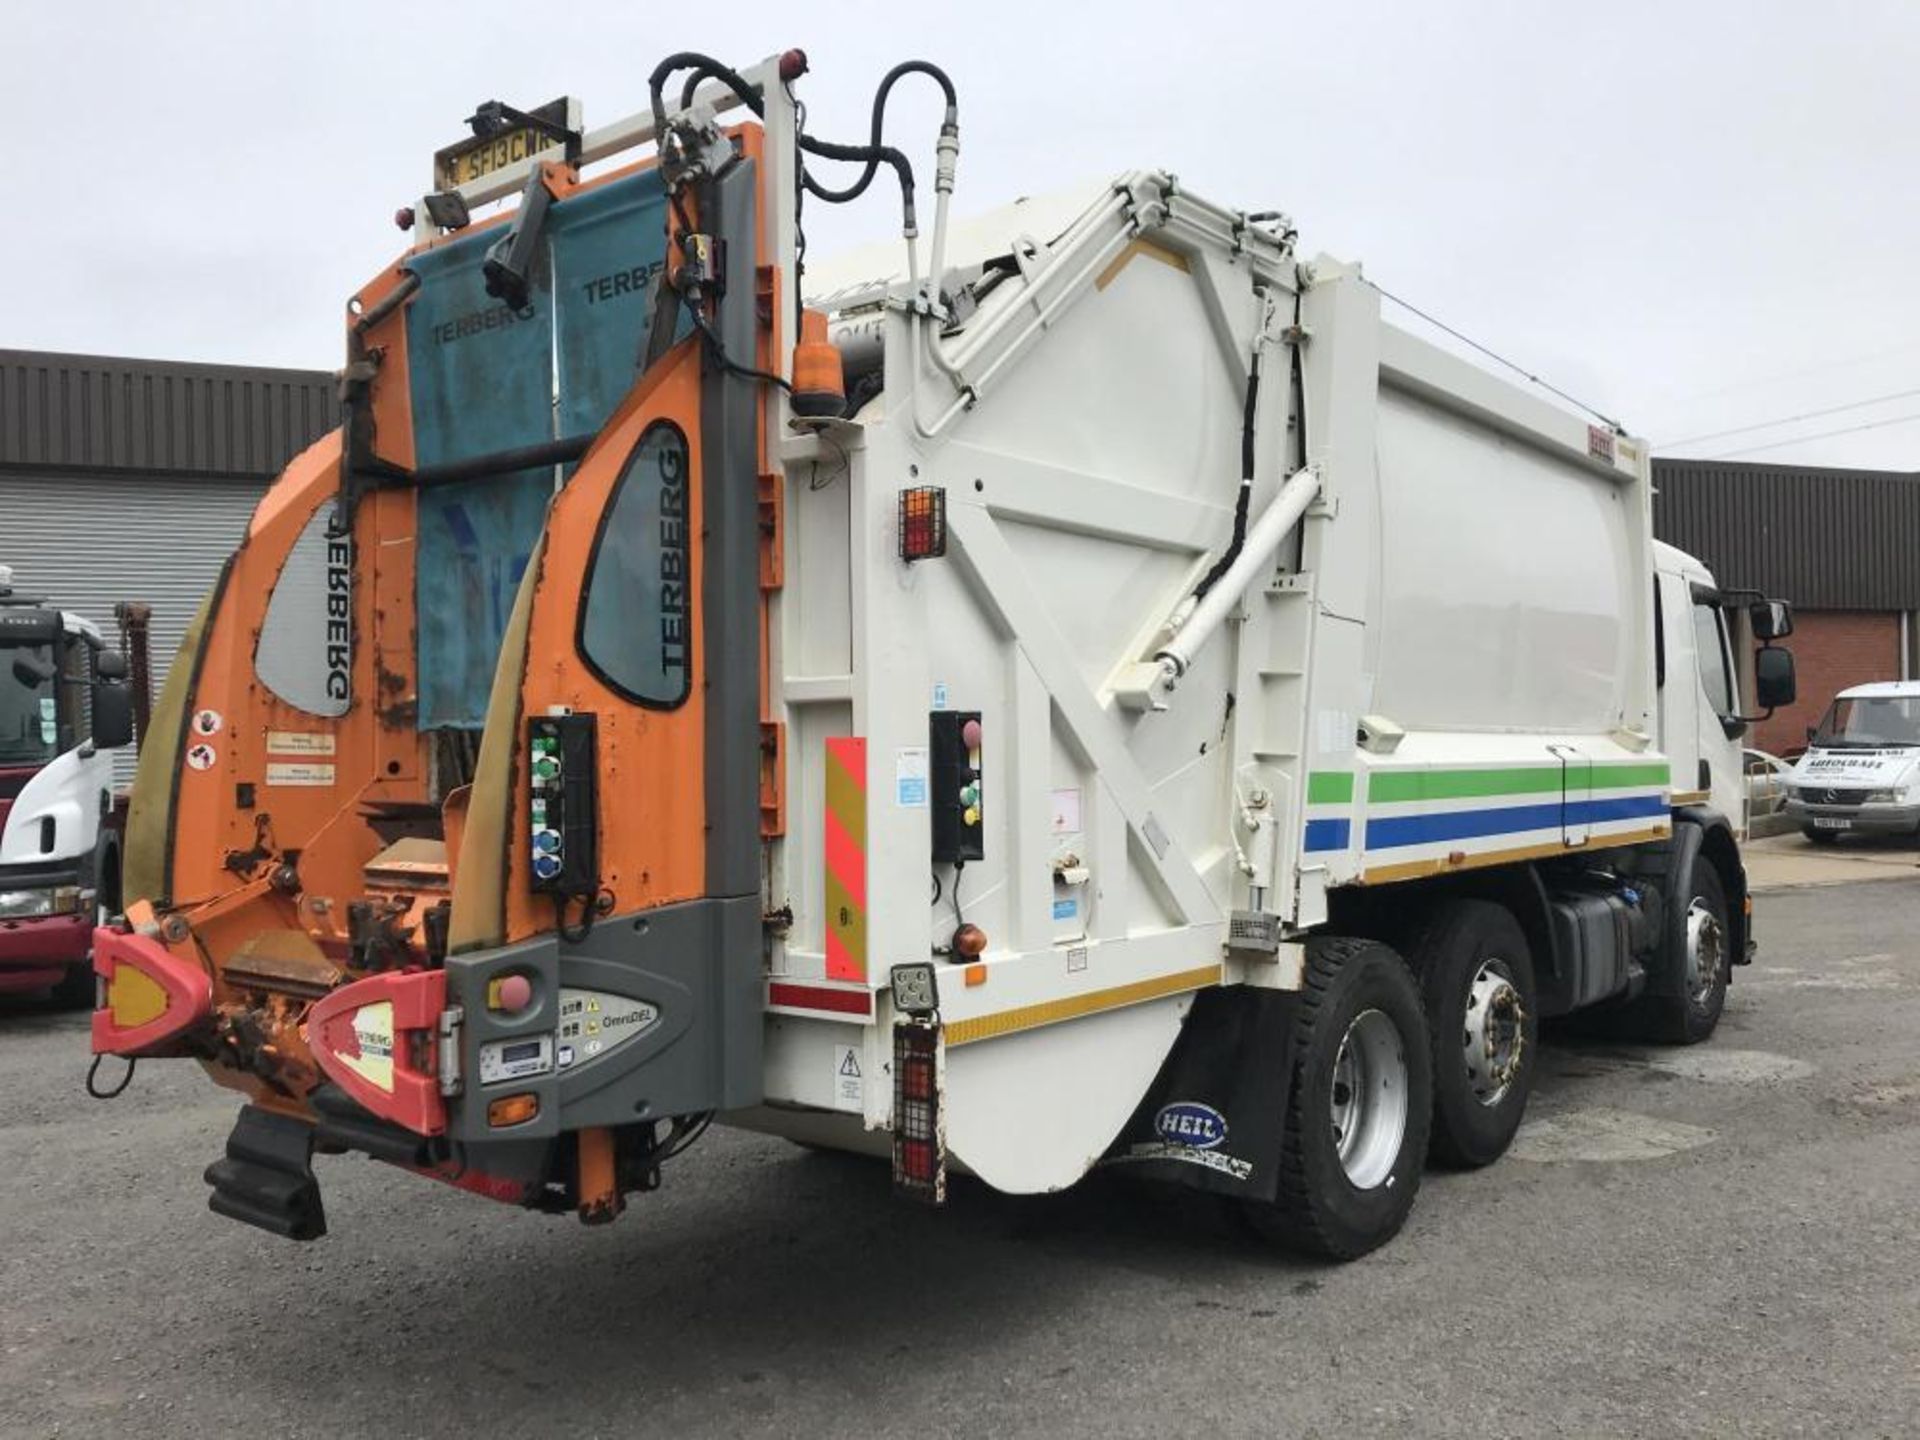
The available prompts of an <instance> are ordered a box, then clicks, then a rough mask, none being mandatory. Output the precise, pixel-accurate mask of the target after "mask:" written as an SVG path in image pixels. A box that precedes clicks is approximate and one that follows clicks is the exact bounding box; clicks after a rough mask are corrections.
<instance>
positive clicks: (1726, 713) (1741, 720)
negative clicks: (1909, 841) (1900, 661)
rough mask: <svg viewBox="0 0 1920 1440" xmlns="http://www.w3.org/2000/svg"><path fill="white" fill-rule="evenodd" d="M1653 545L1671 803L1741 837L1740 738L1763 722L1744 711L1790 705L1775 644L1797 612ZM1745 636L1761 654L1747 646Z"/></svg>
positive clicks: (1658, 670) (1787, 659)
mask: <svg viewBox="0 0 1920 1440" xmlns="http://www.w3.org/2000/svg"><path fill="white" fill-rule="evenodd" d="M1653 549H1654V595H1655V604H1654V634H1655V643H1654V665H1655V683H1656V686H1657V688H1658V691H1659V723H1660V735H1659V744H1660V748H1661V749H1662V750H1663V751H1665V752H1666V754H1667V757H1668V759H1669V761H1670V762H1671V765H1672V769H1673V803H1674V804H1675V805H1676V806H1685V805H1699V806H1704V807H1707V808H1709V809H1711V810H1713V811H1715V812H1716V813H1718V814H1720V815H1722V816H1725V817H1726V819H1727V821H1728V823H1729V824H1731V825H1733V826H1734V827H1735V829H1736V831H1737V833H1738V835H1739V837H1740V838H1741V839H1745V838H1746V831H1747V806H1746V785H1745V779H1744V774H1743V771H1742V766H1741V740H1742V738H1743V737H1744V736H1745V735H1746V733H1747V730H1748V728H1749V727H1750V726H1751V724H1752V723H1753V722H1754V721H1755V720H1758V719H1761V718H1763V717H1762V716H1760V715H1751V714H1743V713H1742V711H1743V709H1744V708H1745V706H1746V704H1747V703H1748V698H1749V697H1751V698H1752V699H1753V700H1754V701H1756V702H1757V703H1758V704H1759V705H1760V706H1761V707H1762V708H1763V709H1764V710H1765V711H1766V713H1768V714H1771V713H1772V710H1773V709H1774V707H1776V706H1780V705H1785V704H1788V703H1790V702H1791V701H1792V699H1793V695H1794V675H1793V657H1792V655H1791V654H1790V653H1789V652H1788V651H1786V650H1784V649H1781V648H1778V647H1776V646H1774V645H1773V644H1772V642H1773V641H1774V640H1776V639H1784V638H1785V637H1786V636H1787V635H1789V634H1791V633H1792V631H1793V618H1792V612H1791V611H1790V610H1789V609H1788V607H1787V606H1786V604H1785V603H1784V602H1782V601H1778V600H1765V599H1762V598H1761V597H1759V596H1758V595H1757V594H1754V593H1752V592H1748V591H1735V590H1726V589H1723V588H1722V587H1721V586H1720V585H1719V584H1717V583H1716V582H1715V580H1714V578H1713V574H1712V572H1711V571H1709V570H1708V569H1707V567H1706V566H1705V565H1704V564H1702V563H1701V562H1700V561H1699V560H1696V559H1695V558H1694V557H1693V556H1691V555H1689V554H1687V553H1686V552H1685V551H1683V550H1677V549H1675V548H1674V547H1673V546H1671V545H1668V544H1665V543H1663V542H1658V541H1656V542H1655V544H1654V547H1653ZM1748 634H1751V635H1752V636H1753V637H1754V638H1755V639H1758V640H1760V641H1762V645H1761V647H1760V649H1758V650H1756V651H1752V652H1749V651H1748V650H1747V649H1746V646H1745V643H1744V639H1743V637H1744V636H1746V635H1748ZM1915 693H1916V695H1920V687H1915ZM1916 745H1920V740H1916ZM1915 754H1916V756H1920V750H1916V752H1915ZM1909 823H1911V821H1910V822H1909Z"/></svg>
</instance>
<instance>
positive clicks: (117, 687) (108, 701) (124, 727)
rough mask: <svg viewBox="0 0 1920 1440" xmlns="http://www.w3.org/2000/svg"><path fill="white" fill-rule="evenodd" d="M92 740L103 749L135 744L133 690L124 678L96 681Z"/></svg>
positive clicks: (116, 748) (115, 748)
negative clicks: (121, 679)
mask: <svg viewBox="0 0 1920 1440" xmlns="http://www.w3.org/2000/svg"><path fill="white" fill-rule="evenodd" d="M93 743H94V745H95V746H96V747H98V748H99V749H101V750H118V749H119V748H120V747H121V746H122V745H131V744H132V743H133V690H132V688H131V687H130V686H128V685H127V684H126V683H125V682H124V681H120V680H97V681H95V682H94V686H93Z"/></svg>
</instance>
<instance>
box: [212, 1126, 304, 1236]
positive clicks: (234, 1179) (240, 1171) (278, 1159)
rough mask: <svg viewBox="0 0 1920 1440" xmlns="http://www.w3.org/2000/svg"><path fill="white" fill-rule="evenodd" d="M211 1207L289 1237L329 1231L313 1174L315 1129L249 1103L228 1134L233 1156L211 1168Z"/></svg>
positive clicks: (213, 1209)
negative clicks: (231, 1131)
mask: <svg viewBox="0 0 1920 1440" xmlns="http://www.w3.org/2000/svg"><path fill="white" fill-rule="evenodd" d="M206 1181H207V1184H209V1185H211V1186H212V1187H213V1194H212V1195H210V1196H208V1197H207V1208H208V1209H210V1210H212V1211H213V1212H214V1213H215V1214H217V1215H225V1216H226V1217H227V1218H228V1219H230V1220H242V1221H245V1222H246V1223H247V1224H249V1225H257V1226H258V1227H259V1228H260V1229H262V1230H265V1231H268V1232H270V1233H271V1234H274V1235H281V1236H285V1237H286V1238H287V1239H289V1240H318V1239H319V1238H320V1237H321V1236H322V1235H324V1234H326V1233H327V1216H326V1211H325V1210H323V1209H322V1208H321V1206H320V1182H319V1181H318V1180H316V1179H314V1176H313V1127H312V1126H311V1125H308V1124H306V1123H304V1122H303V1121H299V1120H295V1119H293V1118H292V1117H291V1116H287V1115H280V1114H277V1113H275V1112H274V1111H272V1110H263V1109H261V1108H260V1106H258V1105H249V1106H247V1107H246V1108H245V1109H244V1110H242V1111H241V1112H240V1118H239V1119H238V1120H236V1121H235V1122H234V1126H233V1133H232V1134H231V1135H229V1136H228V1137H227V1157H226V1159H224V1160H216V1161H214V1162H213V1164H211V1165H209V1166H208V1167H207V1173H206Z"/></svg>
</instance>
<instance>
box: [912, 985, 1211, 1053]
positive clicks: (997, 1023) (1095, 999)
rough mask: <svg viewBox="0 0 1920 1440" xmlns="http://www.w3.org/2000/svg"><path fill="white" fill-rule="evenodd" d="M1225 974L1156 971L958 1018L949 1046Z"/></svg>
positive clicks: (1179, 988)
mask: <svg viewBox="0 0 1920 1440" xmlns="http://www.w3.org/2000/svg"><path fill="white" fill-rule="evenodd" d="M1221 974H1222V969H1221V967H1220V966H1219V965H1202V966H1200V967H1199V968H1198V969H1194V970H1182V971H1179V972H1178V973H1176V974H1173V975H1156V976H1155V977H1154V978H1153V979H1151V980H1135V981H1134V982H1133V983H1132V984H1130V985H1115V986H1113V987H1112V988H1111V989H1107V990H1093V991H1089V992H1088V993H1087V994H1085V995H1070V996H1068V997H1066V998H1065V999H1062V1000H1044V1001H1042V1002H1041V1003H1040V1004H1038V1005H1022V1006H1021V1007H1020V1008H1019V1009H1017V1010H1002V1011H1000V1012H999V1013H998V1014H997V1015H976V1016H974V1017H973V1018H972V1019H971V1020H955V1021H954V1022H953V1023H952V1024H950V1025H948V1026H947V1027H946V1037H947V1045H948V1047H949V1048H951V1047H953V1046H955V1045H971V1044H972V1043H973V1042H974V1041H976V1040H992V1039H994V1038H995V1037H997V1036H1000V1035H1013V1034H1016V1033H1018V1032H1019V1031H1021V1030H1032V1029H1035V1028H1037V1027H1039V1026H1041V1025H1052V1024H1056V1023H1057V1022H1059V1021H1061V1020H1077V1019H1078V1018H1079V1017H1080V1016H1082V1015H1094V1014H1097V1013H1099V1012H1100V1011H1102V1010H1117V1009H1119V1008H1120V1007H1121V1006H1123V1005H1138V1004H1140V1003H1141V1002H1142V1001H1143V1000H1158V999H1160V998H1162V997H1163V996H1167V995H1179V994H1182V993H1183V992H1185V991H1188V990H1204V989H1205V988H1206V987H1207V986H1209V985H1218V984H1219V983H1220V977H1221Z"/></svg>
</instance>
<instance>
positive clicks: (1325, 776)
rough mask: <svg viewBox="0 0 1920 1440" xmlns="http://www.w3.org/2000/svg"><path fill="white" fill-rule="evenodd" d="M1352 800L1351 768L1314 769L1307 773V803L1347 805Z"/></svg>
mask: <svg viewBox="0 0 1920 1440" xmlns="http://www.w3.org/2000/svg"><path fill="white" fill-rule="evenodd" d="M1352 801H1353V772H1352V771H1351V770H1314V771H1312V772H1310V773H1309V774H1308V775H1307V803H1308V804H1309V805H1347V804H1351V803H1352Z"/></svg>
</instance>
